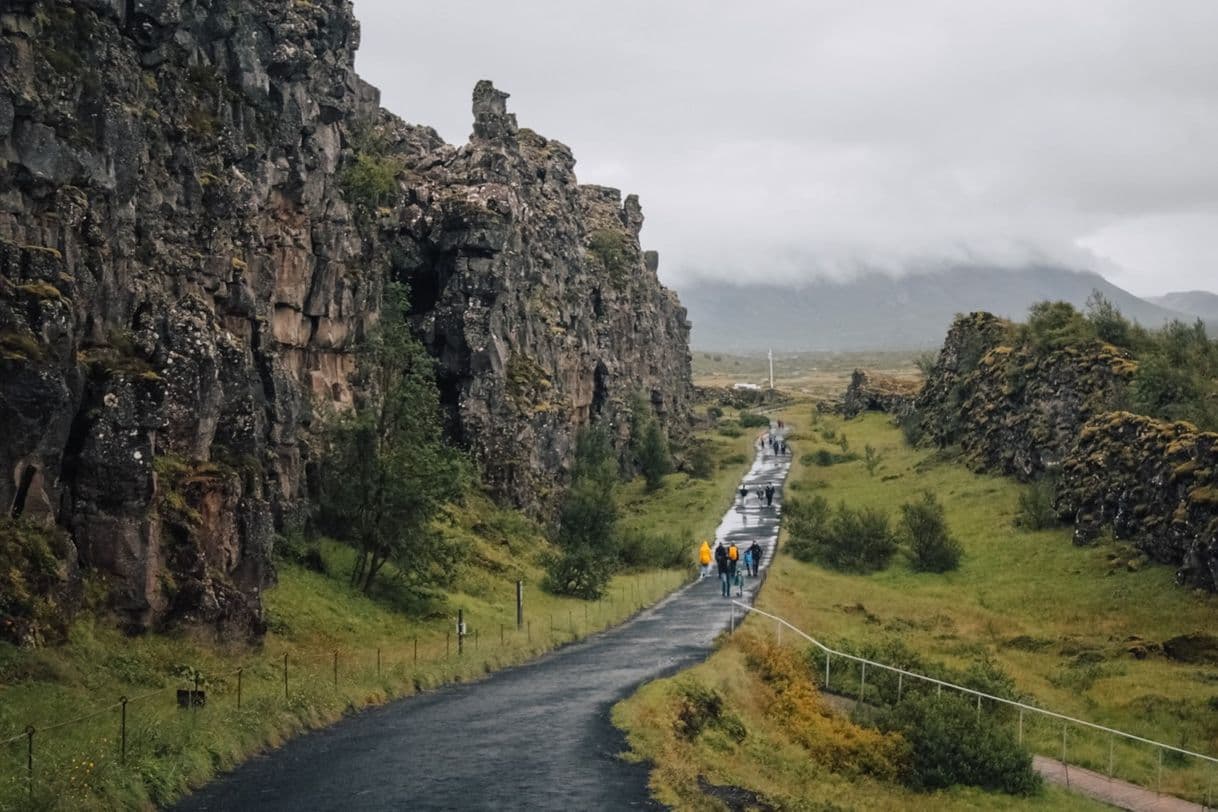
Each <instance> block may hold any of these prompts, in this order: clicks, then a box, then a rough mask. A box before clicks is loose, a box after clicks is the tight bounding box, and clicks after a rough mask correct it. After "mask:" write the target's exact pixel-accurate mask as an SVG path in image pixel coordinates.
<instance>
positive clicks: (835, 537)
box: [783, 496, 897, 573]
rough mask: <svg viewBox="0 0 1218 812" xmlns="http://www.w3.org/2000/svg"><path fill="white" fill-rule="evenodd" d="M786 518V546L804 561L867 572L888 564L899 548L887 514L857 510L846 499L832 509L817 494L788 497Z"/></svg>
mask: <svg viewBox="0 0 1218 812" xmlns="http://www.w3.org/2000/svg"><path fill="white" fill-rule="evenodd" d="M783 520H784V521H785V522H786V523H787V528H788V532H789V534H790V538H789V540H788V542H787V549H788V550H789V551H790V552H791V555H793V556H795V557H796V558H798V559H799V560H801V561H816V562H818V563H821V564H824V565H825V566H828V567H832V568H833V569H838V570H843V571H846V572H860V573H866V572H874V571H876V570H882V569H884V568H885V567H887V566H888V564H889V562H890V561H891V560H892V556H893V554H894V553H896V550H897V541H896V537H895V536H894V535H893V532H892V529H891V528H890V527H889V525H888V515H887V514H886V513H884V512H883V511H880V510H876V509H874V508H862V509H859V510H855V509H854V508H851V507H849V506H848V505H846V504H845V503H844V502H843V503H842V504H840V505H838V506H837V508H836V510H831V509H830V508H829V503H828V501H827V500H826V499H825V498H824V497H823V496H814V497H812V498H811V499H807V500H804V499H800V500H794V499H793V500H789V501H788V502H787V505H786V507H785V508H784V512H783Z"/></svg>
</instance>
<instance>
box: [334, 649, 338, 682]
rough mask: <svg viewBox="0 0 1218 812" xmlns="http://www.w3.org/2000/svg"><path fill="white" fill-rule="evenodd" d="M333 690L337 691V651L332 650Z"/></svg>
mask: <svg viewBox="0 0 1218 812" xmlns="http://www.w3.org/2000/svg"><path fill="white" fill-rule="evenodd" d="M334 690H336V691H337V690H338V649H334Z"/></svg>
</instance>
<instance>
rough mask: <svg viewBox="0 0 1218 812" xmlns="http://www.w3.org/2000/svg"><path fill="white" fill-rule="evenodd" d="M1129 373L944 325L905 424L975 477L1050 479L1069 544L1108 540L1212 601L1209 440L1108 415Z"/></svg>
mask: <svg viewBox="0 0 1218 812" xmlns="http://www.w3.org/2000/svg"><path fill="white" fill-rule="evenodd" d="M1136 370H1137V363H1136V361H1134V360H1133V359H1131V358H1130V357H1129V356H1128V355H1127V354H1126V353H1124V352H1123V351H1121V350H1119V349H1117V348H1115V347H1112V346H1111V345H1108V344H1104V343H1101V342H1093V343H1091V344H1089V345H1086V346H1080V347H1066V348H1061V349H1044V348H1040V349H1038V348H1036V347H1034V346H1032V345H1030V344H1029V343H1028V342H1027V340H1026V339H1025V338H1023V337H1021V336H1020V335H1019V333H1018V331H1017V330H1016V328H1015V327H1014V326H1013V325H1011V324H1009V323H1007V322H1004V321H1002V320H1001V319H997V318H995V317H993V316H991V315H989V314H984V313H973V314H970V315H968V316H962V317H960V318H958V319H957V320H956V322H955V323H954V324H953V325H952V327H951V330H950V331H949V333H948V336H947V340H946V341H945V343H944V347H943V350H942V352H941V353H940V355H939V358H938V361H937V362H936V364H935V366H934V368H933V369H932V370H931V373H930V375H929V376H928V378H927V381H926V386H925V387H924V389H923V390H922V394H921V395H920V396H919V397H918V400H917V402H916V404H915V408H914V411H913V414H912V415H911V418H912V419H915V420H917V421H918V422H919V424H920V425H921V427H922V431H923V433H924V436H927V437H929V438H930V439H932V440H933V441H934V442H935V443H936V444H938V445H940V446H951V445H958V446H959V447H960V448H961V450H962V452H963V454H964V458H965V460H966V461H967V462H968V463H969V464H970V465H972V466H973V467H975V468H977V469H979V470H985V471H990V472H994V473H1002V474H1007V475H1011V476H1015V477H1017V478H1019V479H1022V480H1025V481H1026V480H1034V479H1038V478H1041V477H1044V476H1052V477H1053V481H1054V483H1055V497H1054V507H1055V509H1056V511H1057V513H1058V515H1059V517H1060V518H1061V519H1062V520H1063V521H1067V522H1070V523H1072V524H1073V526H1074V541H1075V543H1076V544H1089V543H1091V542H1092V541H1094V540H1095V539H1096V538H1097V537H1098V536H1099V535H1100V533H1101V532H1102V531H1103V530H1104V529H1105V528H1108V529H1110V530H1111V531H1112V533H1113V535H1114V536H1115V537H1116V538H1120V539H1127V540H1130V541H1132V542H1133V543H1134V545H1135V546H1136V547H1137V548H1138V549H1140V550H1141V551H1142V552H1144V553H1145V554H1146V555H1147V556H1148V557H1150V558H1151V559H1153V560H1156V561H1159V562H1161V563H1165V564H1170V565H1173V566H1176V567H1178V571H1177V580H1178V581H1179V582H1180V583H1182V584H1188V585H1192V586H1198V587H1202V588H1205V589H1208V590H1211V591H1212V590H1215V589H1216V588H1218V434H1212V433H1207V432H1199V431H1197V429H1196V428H1195V427H1194V426H1192V425H1191V424H1189V423H1166V422H1163V421H1159V420H1155V419H1152V418H1149V417H1144V416H1140V415H1134V414H1131V413H1129V412H1126V411H1121V410H1119V409H1117V408H1116V406H1117V405H1118V404H1120V403H1121V402H1122V400H1123V392H1124V389H1125V387H1126V386H1127V385H1128V383H1129V381H1130V380H1131V379H1132V377H1133V375H1134V373H1135V372H1136Z"/></svg>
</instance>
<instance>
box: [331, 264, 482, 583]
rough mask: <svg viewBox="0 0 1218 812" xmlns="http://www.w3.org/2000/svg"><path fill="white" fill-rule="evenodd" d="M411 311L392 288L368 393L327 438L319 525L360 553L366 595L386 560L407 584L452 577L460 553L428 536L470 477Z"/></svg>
mask: <svg viewBox="0 0 1218 812" xmlns="http://www.w3.org/2000/svg"><path fill="white" fill-rule="evenodd" d="M408 310H409V302H408V299H407V296H406V292H405V289H404V288H402V287H401V286H400V285H396V284H391V285H387V286H386V289H385V302H384V307H383V310H382V313H381V321H380V324H379V326H378V328H377V329H376V330H375V331H374V332H373V333H372V334H371V335H370V336H369V337H368V339H367V340H366V341H365V342H364V344H363V346H362V347H361V348H360V350H359V383H360V384H361V386H360V389H361V390H362V394H361V396H360V398H359V399H358V401H357V403H356V405H355V407H354V408H353V409H351V410H350V411H347V412H344V413H340V414H336V415H333V416H332V417H331V418H330V420H329V423H328V425H327V426H326V427H325V430H324V433H323V443H324V448H323V455H322V464H321V473H322V477H321V509H322V520H323V522H324V523H325V524H326V525H328V527H329V528H330V529H331V532H333V533H334V534H335V535H336V536H338V537H339V538H341V539H342V540H344V541H347V542H348V543H350V544H351V545H352V546H354V547H355V548H356V551H357V556H356V559H355V565H354V567H353V568H352V571H351V583H352V585H354V586H356V587H359V588H360V589H362V590H363V591H364V592H365V593H366V592H368V591H370V590H371V588H372V584H373V582H374V580H375V579H376V576H377V573H379V572H380V571H381V568H382V567H383V566H384V565H385V564H386V562H388V561H391V560H392V561H395V562H396V563H397V564H398V567H399V568H400V569H401V570H402V571H403V574H404V575H405V576H406V577H407V578H411V577H417V578H423V577H427V578H429V579H431V578H435V577H437V576H442V575H444V574H445V573H446V572H451V570H452V561H453V558H454V556H455V555H456V554H457V551H455V550H454V549H451V548H450V546H449V545H446V544H445V543H444V542H443V540H442V539H440V538H436V537H434V536H433V535H432V534H429V533H428V525H429V524H430V523H431V520H432V518H433V517H434V516H435V515H436V513H437V512H438V511H439V510H440V508H441V506H442V505H443V504H444V503H445V502H446V501H448V500H450V499H452V498H453V497H454V496H456V495H457V494H458V493H459V492H460V486H461V481H462V478H463V477H462V473H463V472H462V465H461V461H460V457H459V456H458V455H457V453H456V452H455V451H453V450H452V449H451V448H449V447H448V446H447V445H446V443H445V441H444V434H443V430H442V427H441V425H440V413H439V411H440V410H439V393H438V391H437V389H436V384H435V373H434V362H433V361H432V359H431V358H430V357H429V356H428V355H427V352H426V351H425V350H424V349H423V346H422V345H421V344H420V343H419V342H418V340H417V339H415V338H414V336H413V335H411V333H410V328H409V325H408V324H407V321H406V314H407V312H408ZM429 570H430V573H429V574H426V575H425V573H428V571H429Z"/></svg>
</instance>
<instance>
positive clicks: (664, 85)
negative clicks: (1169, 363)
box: [356, 0, 1218, 292]
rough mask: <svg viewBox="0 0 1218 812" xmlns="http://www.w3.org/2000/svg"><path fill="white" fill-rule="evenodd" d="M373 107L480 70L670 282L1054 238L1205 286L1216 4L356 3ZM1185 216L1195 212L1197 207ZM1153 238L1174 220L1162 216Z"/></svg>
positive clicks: (459, 95) (1152, 280)
mask: <svg viewBox="0 0 1218 812" xmlns="http://www.w3.org/2000/svg"><path fill="white" fill-rule="evenodd" d="M356 12H357V14H358V15H359V16H360V18H361V20H362V22H363V26H364V28H363V30H364V34H363V43H364V44H363V48H362V50H361V52H360V55H359V57H358V63H357V65H358V67H359V69H360V71H361V73H362V74H363V75H364V76H365V78H367V79H369V80H370V81H372V82H373V83H374V84H377V85H378V86H379V87H381V89H382V91H383V99H384V103H385V105H386V107H388V108H389V109H391V110H393V111H394V112H396V113H398V114H399V115H402V116H403V117H405V118H407V119H409V120H411V121H417V122H422V123H427V124H431V125H432V126H435V127H436V128H437V129H438V130H439V131H440V132H441V134H442V135H443V136H444V137H445V138H447V139H448V140H450V141H455V142H460V141H463V140H464V139H465V138H466V137H467V135H468V132H469V123H470V122H469V103H468V99H469V92H470V89H471V88H472V87H473V84H474V82H475V81H476V80H477V79H479V78H483V77H489V78H492V79H494V80H495V82H496V83H497V84H498V85H499V86H500V87H502V88H503V89H505V90H507V91H508V92H510V93H512V99H511V101H510V102H509V104H510V105H511V108H512V110H513V111H514V112H516V113H517V115H518V118H519V120H520V122H521V124H522V125H525V126H529V127H532V128H533V129H536V130H538V131H539V132H541V133H543V134H545V135H547V136H549V137H553V138H558V139H559V140H562V141H564V142H565V143H567V144H569V145H570V146H571V147H572V148H573V150H574V151H575V155H576V157H577V158H578V159H579V161H580V163H579V166H578V172H579V175H580V179H581V180H582V181H585V182H595V183H604V184H608V185H613V186H619V187H621V188H623V189H625V190H628V191H634V192H638V193H639V194H640V195H641V196H642V198H643V204H644V208H645V211H646V213H647V216H648V223H647V226H646V228H645V230H644V239H645V241H646V242H647V244H648V246H649V247H652V248H657V249H659V250H660V252H661V254H662V256H663V261H662V265H661V273H662V275H664V277H665V278H666V279H667V280H668V281H670V282H673V283H675V284H678V285H679V284H681V283H682V282H684V281H686V280H688V279H691V278H694V277H697V276H737V277H752V276H757V275H763V274H765V275H771V276H782V277H788V278H798V277H801V276H811V275H817V274H831V275H835V276H842V275H848V274H850V273H853V272H855V271H857V270H858V269H860V268H868V269H874V268H881V269H884V270H888V271H891V272H894V273H899V272H904V271H907V270H911V269H917V268H919V267H927V266H933V265H935V264H936V263H942V262H952V261H959V260H961V259H966V258H967V259H969V260H972V261H986V262H994V263H1002V264H1011V265H1018V264H1020V263H1023V262H1026V261H1029V260H1038V261H1045V260H1050V261H1053V260H1055V261H1061V262H1069V263H1072V264H1075V265H1084V266H1087V267H1090V268H1093V269H1098V270H1103V271H1104V272H1106V273H1109V274H1111V275H1113V276H1115V277H1116V278H1117V279H1118V281H1121V282H1123V283H1124V284H1126V285H1129V286H1131V287H1133V288H1134V289H1136V290H1142V291H1146V292H1158V291H1160V290H1161V289H1163V288H1165V287H1168V288H1170V287H1198V286H1200V287H1205V286H1207V285H1209V286H1212V285H1213V284H1215V283H1214V282H1212V281H1209V277H1211V276H1214V273H1213V268H1214V266H1213V263H1212V261H1211V259H1210V258H1211V257H1213V256H1214V255H1215V254H1216V253H1218V252H1216V251H1215V248H1218V245H1216V243H1218V229H1213V228H1210V229H1209V230H1208V233H1209V237H1208V238H1207V237H1206V236H1205V235H1206V231H1207V226H1212V225H1214V224H1216V223H1218V149H1216V147H1218V49H1216V48H1214V47H1213V46H1212V37H1213V32H1214V31H1218V3H1213V2H1211V0H1172V1H1171V2H1164V3H1144V2H1137V1H1136V0H1125V1H1124V2H1120V1H1119V0H1095V1H1094V2H1083V1H1081V0H1080V1H1078V2H1072V3H1057V2H1053V3H1050V2H1018V3H1015V2H1009V3H996V2H970V1H968V0H959V1H958V2H947V1H946V0H942V1H939V2H933V1H931V2H918V3H910V2H897V0H892V2H870V3H856V2H845V1H844V0H843V2H795V0H789V1H788V0H757V2H751V3H738V2H723V1H721V0H714V1H713V2H705V1H704V2H694V1H693V0H648V2H644V1H643V0H624V1H621V0H619V2H602V0H581V1H580V2H570V0H565V1H564V0H523V1H522V2H512V3H495V2H490V1H489V0H480V1H476V0H446V1H445V2H443V3H433V4H416V3H402V2H401V1H400V0H357V2H356ZM1199 223H1200V224H1202V225H1200V226H1199V225H1198V224H1199ZM1173 235H1174V237H1173Z"/></svg>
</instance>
